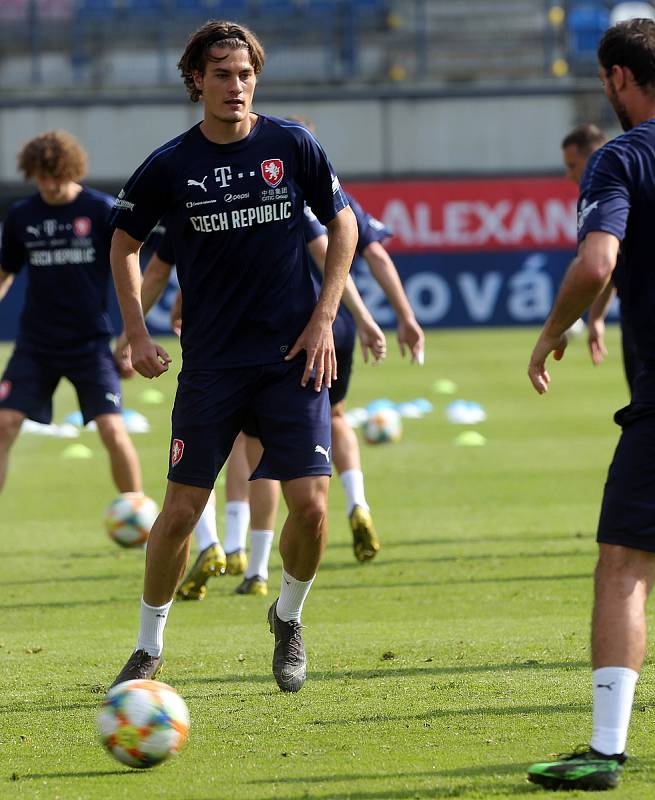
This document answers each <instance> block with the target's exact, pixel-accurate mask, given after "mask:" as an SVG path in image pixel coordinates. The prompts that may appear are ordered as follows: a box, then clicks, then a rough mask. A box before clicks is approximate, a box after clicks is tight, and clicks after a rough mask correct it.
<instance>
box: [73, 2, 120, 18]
mask: <svg viewBox="0 0 655 800" xmlns="http://www.w3.org/2000/svg"><path fill="white" fill-rule="evenodd" d="M115 15H116V4H115V2H114V0H78V4H77V16H78V18H79V19H111V18H113V17H114V16H115Z"/></svg>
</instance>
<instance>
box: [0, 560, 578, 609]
mask: <svg viewBox="0 0 655 800" xmlns="http://www.w3.org/2000/svg"><path fill="white" fill-rule="evenodd" d="M321 569H323V568H322V567H321ZM581 580H586V581H591V570H590V571H589V572H581V573H574V574H571V575H514V576H512V577H510V578H503V577H502V576H499V575H495V576H493V577H490V578H457V579H455V580H446V581H437V580H434V581H395V582H393V583H391V582H389V581H385V582H384V583H373V582H371V583H344V584H337V585H330V584H325V583H318V584H317V585H316V591H318V590H320V591H326V592H334V591H337V592H348V591H351V590H352V589H367V590H368V591H379V590H380V589H411V588H412V587H415V586H458V585H459V586H470V585H471V584H483V583H497V584H506V583H540V582H542V581H581ZM0 608H3V606H0Z"/></svg>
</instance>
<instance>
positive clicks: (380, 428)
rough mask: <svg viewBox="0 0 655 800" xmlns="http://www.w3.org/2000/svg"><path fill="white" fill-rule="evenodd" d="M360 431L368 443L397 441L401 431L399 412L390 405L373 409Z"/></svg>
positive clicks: (401, 424)
mask: <svg viewBox="0 0 655 800" xmlns="http://www.w3.org/2000/svg"><path fill="white" fill-rule="evenodd" d="M362 432H363V434H364V438H365V439H366V441H367V442H368V443H369V444H381V443H382V442H397V441H398V440H399V439H400V437H401V435H402V432H403V423H402V420H401V417H400V414H399V413H398V412H397V411H396V409H395V408H390V407H389V408H380V409H378V410H377V411H373V412H372V413H370V414H369V417H368V419H367V420H366V422H365V423H364V425H363V427H362Z"/></svg>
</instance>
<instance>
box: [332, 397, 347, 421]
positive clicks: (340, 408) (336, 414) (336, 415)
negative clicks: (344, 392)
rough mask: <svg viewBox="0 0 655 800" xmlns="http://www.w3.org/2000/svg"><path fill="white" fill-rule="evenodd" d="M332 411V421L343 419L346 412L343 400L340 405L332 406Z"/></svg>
mask: <svg viewBox="0 0 655 800" xmlns="http://www.w3.org/2000/svg"><path fill="white" fill-rule="evenodd" d="M330 410H331V412H332V420H333V421H334V420H335V419H343V415H344V413H345V410H346V404H345V403H344V401H343V400H341V401H340V402H338V403H335V404H334V405H333V406H330Z"/></svg>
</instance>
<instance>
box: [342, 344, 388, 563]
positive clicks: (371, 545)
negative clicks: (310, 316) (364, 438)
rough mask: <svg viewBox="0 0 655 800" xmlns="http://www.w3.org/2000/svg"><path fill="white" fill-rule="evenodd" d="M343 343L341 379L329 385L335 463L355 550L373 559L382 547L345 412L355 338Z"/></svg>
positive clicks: (361, 556) (364, 558) (361, 557)
mask: <svg viewBox="0 0 655 800" xmlns="http://www.w3.org/2000/svg"><path fill="white" fill-rule="evenodd" d="M343 338H344V343H345V346H344V347H340V348H339V349H338V350H337V374H338V376H339V378H338V380H336V381H333V382H332V386H331V387H330V390H329V392H330V406H331V409H332V463H333V464H334V466H335V469H336V470H337V473H338V474H339V477H340V479H341V483H342V484H343V488H344V491H345V492H346V501H347V502H346V505H347V515H348V522H349V524H350V530H351V531H352V535H353V552H354V553H355V558H356V559H357V560H358V561H370V560H371V559H372V558H375V556H376V554H377V553H378V551H379V549H380V540H379V538H378V535H377V533H376V531H375V526H374V525H373V518H372V517H371V511H370V508H369V505H368V503H367V502H366V495H365V493H364V473H363V472H362V466H361V461H360V455H359V442H358V441H357V436H356V435H355V432H354V431H353V429H352V428H351V427H350V425H349V424H348V422H347V421H346V418H345V416H344V411H345V398H346V394H347V392H348V386H349V385H350V377H351V374H352V366H353V351H354V346H355V342H354V339H351V338H350V337H349V336H344V337H343Z"/></svg>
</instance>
